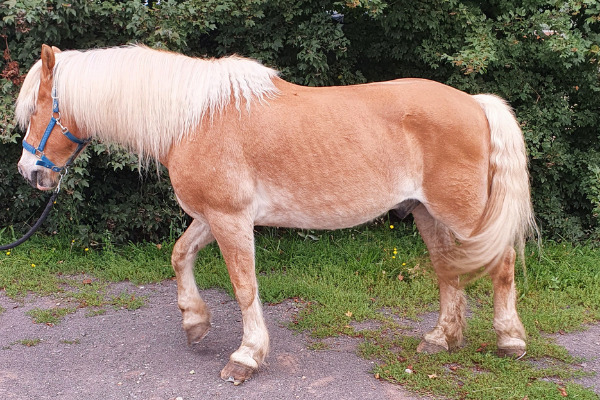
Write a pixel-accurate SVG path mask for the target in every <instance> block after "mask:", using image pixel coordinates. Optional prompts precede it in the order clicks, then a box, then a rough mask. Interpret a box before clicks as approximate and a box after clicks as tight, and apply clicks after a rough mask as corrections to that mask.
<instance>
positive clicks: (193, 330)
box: [185, 322, 210, 345]
mask: <svg viewBox="0 0 600 400" xmlns="http://www.w3.org/2000/svg"><path fill="white" fill-rule="evenodd" d="M209 330H210V322H205V323H201V324H196V325H192V326H190V327H188V328H186V329H185V333H186V335H187V340H188V344H189V345H192V344H195V343H199V342H200V341H201V340H202V339H204V336H206V334H207V333H208V331H209Z"/></svg>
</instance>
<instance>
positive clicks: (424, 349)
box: [417, 340, 448, 354]
mask: <svg viewBox="0 0 600 400" xmlns="http://www.w3.org/2000/svg"><path fill="white" fill-rule="evenodd" d="M442 351H448V349H447V348H445V347H444V346H440V345H439V344H435V343H429V342H426V341H425V340H421V343H419V346H418V347H417V353H425V354H435V353H441V352H442Z"/></svg>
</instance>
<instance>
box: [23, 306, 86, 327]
mask: <svg viewBox="0 0 600 400" xmlns="http://www.w3.org/2000/svg"><path fill="white" fill-rule="evenodd" d="M75 311H76V309H75V308H59V307H57V308H50V309H41V308H34V309H33V310H29V311H27V312H26V313H25V314H27V315H29V316H30V317H31V318H33V322H35V323H36V324H48V325H56V324H58V323H59V322H60V320H61V319H62V318H63V317H64V316H65V315H68V314H72V313H74V312H75Z"/></svg>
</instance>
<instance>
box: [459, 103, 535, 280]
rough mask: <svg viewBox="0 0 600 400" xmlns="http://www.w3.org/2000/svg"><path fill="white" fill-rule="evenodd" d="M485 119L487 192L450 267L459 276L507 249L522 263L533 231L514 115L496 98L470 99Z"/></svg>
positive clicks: (492, 263) (521, 144)
mask: <svg viewBox="0 0 600 400" xmlns="http://www.w3.org/2000/svg"><path fill="white" fill-rule="evenodd" d="M473 97H474V98H475V100H477V102H478V103H479V104H480V105H481V108H483V111H484V112H485V115H486V117H487V120H488V123H489V126H490V134H491V141H490V144H491V152H490V172H491V174H490V176H491V181H490V191H489V198H488V201H487V204H486V206H485V209H484V211H483V214H482V216H481V219H480V221H479V224H478V226H477V227H476V228H475V230H474V231H473V232H472V234H471V235H470V236H469V237H460V236H458V235H457V237H456V239H458V241H459V243H460V244H459V246H458V248H457V250H458V251H457V253H456V254H455V255H454V256H452V257H451V259H452V264H454V266H455V267H456V268H457V270H458V271H461V272H471V271H474V270H476V269H478V268H480V267H483V266H485V267H486V270H488V269H489V268H493V267H494V266H495V265H497V263H498V262H500V261H501V259H502V257H503V256H504V255H505V252H506V249H507V247H509V246H515V247H516V249H517V253H518V254H519V255H520V256H521V260H522V262H523V255H524V254H523V253H524V246H525V239H526V237H527V236H529V234H531V233H532V232H533V231H534V230H537V228H536V224H535V220H534V217H533V208H532V205H531V195H530V190H529V174H528V172H527V155H526V152H525V142H524V139H523V133H522V132H521V128H520V127H519V123H518V122H517V120H516V118H515V115H514V114H513V112H512V109H511V108H510V107H509V106H508V104H507V103H506V102H505V101H504V100H503V99H501V98H499V97H497V96H494V95H489V94H480V95H475V96H473Z"/></svg>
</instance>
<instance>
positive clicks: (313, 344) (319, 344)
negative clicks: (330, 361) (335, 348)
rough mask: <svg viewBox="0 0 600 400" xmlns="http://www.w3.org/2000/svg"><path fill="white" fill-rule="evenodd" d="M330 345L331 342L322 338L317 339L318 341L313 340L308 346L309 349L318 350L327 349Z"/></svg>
mask: <svg viewBox="0 0 600 400" xmlns="http://www.w3.org/2000/svg"><path fill="white" fill-rule="evenodd" d="M329 347H330V346H329V344H328V343H325V342H323V341H322V340H317V341H314V342H311V343H309V345H308V346H307V348H308V349H309V350H315V351H318V350H327V349H328V348H329Z"/></svg>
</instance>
